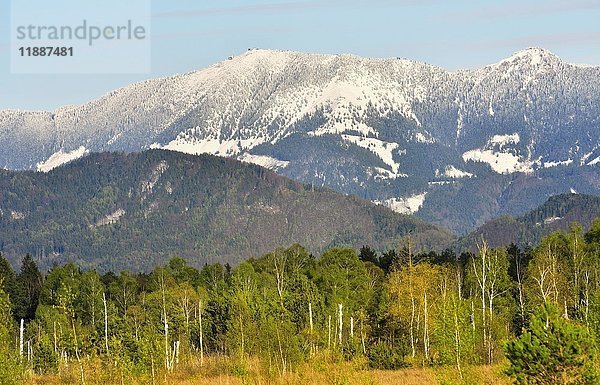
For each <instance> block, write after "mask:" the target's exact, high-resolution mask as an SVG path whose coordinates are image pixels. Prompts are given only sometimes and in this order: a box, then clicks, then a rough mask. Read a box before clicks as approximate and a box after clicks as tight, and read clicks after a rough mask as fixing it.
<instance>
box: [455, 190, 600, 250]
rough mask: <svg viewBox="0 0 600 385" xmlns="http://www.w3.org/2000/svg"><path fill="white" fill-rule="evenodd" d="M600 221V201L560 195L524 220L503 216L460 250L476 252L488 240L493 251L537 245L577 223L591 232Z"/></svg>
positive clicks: (463, 241)
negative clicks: (514, 246)
mask: <svg viewBox="0 0 600 385" xmlns="http://www.w3.org/2000/svg"><path fill="white" fill-rule="evenodd" d="M596 218H600V197H598V196H594V195H585V194H574V193H572V194H560V195H555V196H553V197H550V198H549V199H548V200H547V201H546V202H545V203H544V204H543V205H541V206H540V207H538V208H536V209H535V210H531V211H529V212H528V213H526V214H525V215H523V216H519V217H512V216H508V215H507V216H503V217H501V218H498V219H494V220H492V221H489V222H487V223H486V224H484V225H483V226H481V227H479V228H478V229H477V230H475V231H474V232H472V233H470V234H469V235H467V236H465V237H463V238H461V239H460V240H458V241H457V246H456V248H457V249H460V250H464V249H471V250H472V251H474V250H475V249H476V245H477V242H478V241H480V240H481V239H485V240H486V241H487V242H488V244H489V245H490V246H491V247H505V246H508V245H510V244H511V243H514V244H516V245H518V246H520V247H528V246H532V245H535V244H537V243H538V242H539V241H540V240H541V239H542V237H544V236H546V235H548V234H550V233H551V232H553V231H556V230H567V229H568V228H569V227H570V226H572V225H573V223H574V222H577V223H578V224H580V225H581V226H583V227H584V228H588V227H589V226H590V225H591V224H592V222H593V221H594V219H596Z"/></svg>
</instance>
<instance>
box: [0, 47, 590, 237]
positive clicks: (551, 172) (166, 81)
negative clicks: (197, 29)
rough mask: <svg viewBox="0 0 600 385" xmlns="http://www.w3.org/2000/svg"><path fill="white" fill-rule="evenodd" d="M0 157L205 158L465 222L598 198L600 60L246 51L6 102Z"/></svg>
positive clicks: (14, 162)
mask: <svg viewBox="0 0 600 385" xmlns="http://www.w3.org/2000/svg"><path fill="white" fill-rule="evenodd" d="M0 146H1V147H2V148H3V151H2V153H0V167H4V168H7V169H17V170H40V171H48V170H50V169H52V168H53V167H56V166H57V165H59V164H62V163H64V162H66V161H69V160H72V159H75V158H77V157H80V156H83V155H85V154H86V153H88V152H100V151H125V152H136V151H141V150H144V149H148V148H163V149H169V150H175V151H180V152H185V153H191V154H199V153H209V154H214V155H220V156H225V157H232V158H237V159H240V160H243V161H245V162H250V163H256V164H259V165H262V166H265V167H268V168H270V169H272V170H274V171H276V172H277V173H279V174H282V175H285V176H288V177H291V178H294V179H297V180H300V181H303V182H307V183H311V184H314V185H316V186H326V187H330V188H332V189H335V190H337V191H341V192H344V193H350V194H354V195H357V196H359V197H362V198H365V199H368V200H371V201H374V202H377V203H381V204H383V205H386V206H388V207H390V208H392V209H394V210H396V211H398V212H403V213H415V214H416V215H418V216H420V217H422V218H424V219H427V220H430V221H433V222H435V223H439V224H442V225H444V226H447V227H449V228H451V229H452V230H454V231H456V232H458V233H466V232H468V231H470V230H472V229H473V228H475V227H476V226H478V225H481V224H483V223H484V222H485V221H487V220H489V219H492V218H494V217H497V216H499V215H502V214H514V215H519V214H522V213H524V212H526V211H527V210H529V209H532V208H534V207H536V206H538V205H540V204H542V203H543V202H544V201H545V200H546V199H547V197H548V196H550V195H554V194H557V193H563V192H567V191H569V190H570V189H574V190H576V191H578V192H582V193H590V194H598V193H600V176H599V173H598V167H599V163H600V67H590V66H579V65H573V64H569V63H566V62H564V61H562V60H561V59H560V58H558V57H557V56H555V55H554V54H552V53H550V52H548V51H546V50H543V49H539V48H531V49H527V50H524V51H521V52H518V53H516V54H514V55H513V56H511V57H509V58H507V59H505V60H502V61H500V62H499V63H497V64H493V65H489V66H486V67H484V68H481V69H477V70H468V71H467V70H466V71H457V72H449V71H446V70H444V69H441V68H438V67H435V66H432V65H428V64H423V63H418V62H414V61H410V60H405V59H400V58H393V59H365V58H360V57H357V56H351V55H316V54H305V53H298V52H289V51H271V50H260V49H251V50H249V51H248V52H246V53H244V54H242V55H239V56H235V57H232V58H230V59H228V60H225V61H223V62H221V63H217V64H215V65H213V66H211V67H209V68H206V69H203V70H200V71H196V72H191V73H187V74H183V75H177V76H173V77H169V78H163V79H156V80H148V81H144V82H141V83H136V84H132V85H130V86H128V87H125V88H122V89H119V90H116V91H114V92H111V93H110V94H107V95H105V96H103V97H101V98H99V99H97V100H94V101H91V102H89V103H86V104H84V105H81V106H69V107H63V108H60V109H58V110H56V111H54V112H23V111H12V110H4V111H0Z"/></svg>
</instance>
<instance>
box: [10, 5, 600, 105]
mask: <svg viewBox="0 0 600 385" xmlns="http://www.w3.org/2000/svg"><path fill="white" fill-rule="evenodd" d="M10 1H27V0H1V1H0V109H3V108H11V109H27V110H37V109H45V110H52V109H54V108H56V107H58V106H61V105H64V104H80V103H83V102H85V101H88V100H90V99H93V98H97V97H99V96H102V95H103V94H105V93H107V92H108V91H111V90H113V89H115V88H118V87H121V86H124V85H127V84H129V83H132V82H135V81H139V80H143V79H147V78H153V77H159V76H167V75H172V74H176V73H182V72H188V71H192V70H196V69H201V68H204V67H206V66H209V65H210V64H213V63H215V62H218V61H221V60H224V59H226V58H227V57H228V56H230V55H234V54H237V53H241V52H244V51H245V50H246V49H247V48H248V47H260V48H273V49H288V50H296V51H303V52H318V53H353V54H357V55H361V56H366V57H404V58H408V59H413V60H418V61H423V62H427V63H430V64H434V65H437V66H440V67H444V68H446V69H449V70H456V69H463V68H476V67H480V66H483V65H486V64H491V63H494V62H497V61H499V60H501V59H503V58H505V57H507V56H510V55H511V54H512V53H513V52H516V51H518V50H521V49H524V48H527V47H530V46H536V47H543V48H546V49H548V50H550V51H552V52H554V53H555V54H557V55H559V56H560V57H562V58H563V59H564V60H566V61H569V62H573V63H580V64H584V63H585V64H593V65H600V22H599V20H600V0H533V1H526V0H504V1H496V0H490V1H482V0H479V1H475V0H421V1H418V0H368V1H367V0H220V1H217V0H215V1H208V0H197V1H192V0H164V1H163V0H153V1H152V63H151V64H152V72H151V73H150V74H141V75H11V74H10V59H9V54H10V52H9V51H10V48H9V47H10V44H9V43H10V42H9V32H10V29H9V22H10V20H9V19H10V17H9V13H10V12H9V9H10V8H9V3H10ZM86 1H87V0H86ZM47 4H48V6H49V7H50V6H52V1H47ZM132 60H133V58H132Z"/></svg>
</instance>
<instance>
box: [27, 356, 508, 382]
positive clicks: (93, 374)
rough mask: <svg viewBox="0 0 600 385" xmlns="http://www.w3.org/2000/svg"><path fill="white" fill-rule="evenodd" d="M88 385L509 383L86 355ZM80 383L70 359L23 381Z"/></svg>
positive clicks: (341, 368)
mask: <svg viewBox="0 0 600 385" xmlns="http://www.w3.org/2000/svg"><path fill="white" fill-rule="evenodd" d="M83 367H84V380H85V384H86V385H96V384H98V385H99V384H105V385H112V384H115V385H117V384H119V385H120V384H132V385H145V384H148V385H166V384H169V385H209V384H210V385H245V384H256V385H263V384H264V385H267V384H273V385H309V384H315V385H317V384H327V385H354V384H357V385H387V384H398V385H428V384H432V385H433V384H439V385H450V384H457V385H458V384H469V385H470V384H473V385H475V384H478V385H479V384H505V385H508V384H511V381H510V379H509V378H508V377H506V376H505V375H503V374H502V368H501V367H500V366H477V367H468V368H464V369H463V370H462V373H459V372H458V370H457V369H456V368H447V367H436V368H406V369H400V370H366V369H364V362H360V361H353V362H330V361H329V360H327V359H323V358H316V359H313V360H311V362H308V363H305V364H302V365H301V366H299V367H296V368H294V369H293V370H292V371H287V372H286V373H283V374H282V373H281V372H279V371H277V370H276V369H274V368H273V367H272V368H269V366H268V365H265V364H264V363H261V362H260V361H259V360H255V359H248V360H245V362H244V363H240V362H239V361H237V362H234V361H233V360H231V359H229V358H225V357H212V358H210V359H206V360H205V362H204V365H201V364H200V361H199V360H198V359H196V358H191V359H189V360H187V361H186V362H183V363H181V364H180V365H179V367H177V368H176V369H175V370H174V371H173V372H171V373H166V372H165V371H162V370H155V371H154V375H152V374H151V373H148V374H145V375H135V376H134V375H132V374H130V373H127V372H126V371H125V370H122V369H119V368H118V367H116V366H110V365H109V366H108V367H107V366H106V365H102V364H101V363H100V362H94V361H86V362H85V363H84V364H83ZM78 383H79V384H80V383H81V367H80V366H79V365H78V364H77V363H76V362H73V363H71V364H69V365H61V367H60V369H59V371H58V373H56V374H53V375H44V376H38V375H31V376H30V377H29V379H28V381H27V382H26V384H27V385H42V384H43V385H62V384H78Z"/></svg>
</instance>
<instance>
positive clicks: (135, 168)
mask: <svg viewBox="0 0 600 385" xmlns="http://www.w3.org/2000/svg"><path fill="white" fill-rule="evenodd" d="M324 207H326V208H327V210H324V209H323V208H324ZM408 234H412V237H413V240H414V242H415V244H417V245H419V246H422V247H427V248H428V249H430V248H431V249H438V248H439V250H443V249H444V248H445V247H447V246H449V245H450V243H451V242H452V239H453V235H452V234H451V233H450V232H449V231H447V230H445V229H442V228H440V227H438V226H435V225H432V224H429V223H426V222H424V221H422V220H420V219H417V218H415V217H412V216H409V215H401V214H398V213H395V212H393V211H391V210H389V209H388V208H385V207H382V206H377V205H375V204H373V203H372V202H368V201H365V200H362V199H359V198H356V197H354V196H347V195H344V194H341V193H338V192H334V191H332V190H329V189H325V188H317V187H314V186H312V185H310V184H302V183H299V182H295V181H292V180H290V179H288V178H285V177H282V176H279V175H277V174H275V173H273V172H271V171H269V170H267V169H265V168H262V167H259V166H256V165H253V164H246V163H242V162H239V161H236V160H233V159H226V158H219V157H216V156H211V155H201V156H194V155H186V154H181V153H177V152H171V151H163V150H149V151H145V152H142V153H131V154H122V153H103V154H90V155H89V156H86V157H84V158H82V159H78V160H76V161H74V162H71V163H69V164H67V165H64V166H62V167H59V168H57V169H54V170H52V171H51V172H49V173H35V172H23V171H7V170H0V252H2V253H3V254H4V255H5V257H7V258H8V259H9V260H10V261H11V263H12V264H13V266H17V265H18V263H19V259H20V258H22V256H23V255H25V254H30V255H31V256H32V257H33V259H34V260H35V261H36V263H37V264H38V265H39V266H40V268H43V269H48V268H50V267H52V266H53V265H54V264H59V265H63V264H66V263H68V262H72V261H77V263H78V265H79V266H81V267H82V268H85V269H97V270H99V271H108V270H112V271H120V270H122V269H129V270H132V271H151V270H152V269H154V267H155V266H159V265H163V264H165V263H166V262H167V261H168V260H169V258H170V257H171V256H172V255H179V256H181V257H183V258H185V259H186V260H188V261H189V263H190V265H192V266H195V267H197V268H201V267H202V266H203V265H204V264H205V263H208V264H211V263H214V262H229V263H232V264H237V263H239V262H242V261H243V259H244V258H247V257H250V256H260V255H263V254H265V253H267V252H269V251H270V250H274V249H275V248H277V247H280V246H281V245H290V244H293V243H300V244H302V245H303V246H304V247H306V249H307V250H309V251H310V252H312V253H315V254H320V253H322V252H324V251H325V250H328V249H330V248H333V247H336V246H348V247H354V248H357V247H360V246H361V245H364V244H368V245H370V246H371V247H373V248H375V249H377V250H385V249H387V248H391V247H394V245H395V244H397V242H398V240H399V239H400V238H401V237H402V236H405V235H408Z"/></svg>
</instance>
